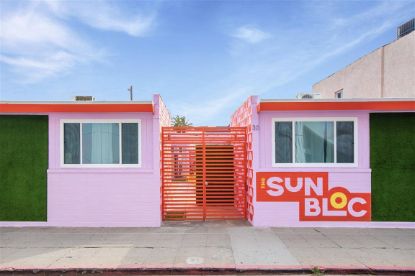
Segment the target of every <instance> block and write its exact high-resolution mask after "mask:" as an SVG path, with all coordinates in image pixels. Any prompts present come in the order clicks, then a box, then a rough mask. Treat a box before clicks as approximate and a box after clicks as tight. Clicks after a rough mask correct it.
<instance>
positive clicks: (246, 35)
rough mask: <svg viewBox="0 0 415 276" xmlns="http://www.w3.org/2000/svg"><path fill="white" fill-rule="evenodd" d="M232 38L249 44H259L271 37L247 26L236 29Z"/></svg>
mask: <svg viewBox="0 0 415 276" xmlns="http://www.w3.org/2000/svg"><path fill="white" fill-rule="evenodd" d="M232 36H233V37H235V38H237V39H240V40H242V41H245V42H247V43H251V44H256V43H260V42H262V41H264V40H266V39H268V38H270V37H271V35H270V34H269V33H267V32H264V31H262V30H260V29H258V28H256V27H254V26H249V25H246V26H242V27H239V28H237V29H236V31H235V32H234V33H233V34H232Z"/></svg>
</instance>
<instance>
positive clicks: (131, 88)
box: [128, 85, 133, 101]
mask: <svg viewBox="0 0 415 276" xmlns="http://www.w3.org/2000/svg"><path fill="white" fill-rule="evenodd" d="M128 91H129V92H130V101H133V86H132V85H130V87H129V88H128Z"/></svg>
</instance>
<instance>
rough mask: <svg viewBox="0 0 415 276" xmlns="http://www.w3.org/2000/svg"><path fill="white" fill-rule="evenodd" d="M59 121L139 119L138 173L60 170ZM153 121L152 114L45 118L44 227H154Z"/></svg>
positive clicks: (156, 215) (157, 201)
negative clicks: (47, 152)
mask: <svg viewBox="0 0 415 276" xmlns="http://www.w3.org/2000/svg"><path fill="white" fill-rule="evenodd" d="M63 119H140V120H141V151H142V152H141V161H142V162H141V163H142V164H141V167H140V168H110V169H109V168H62V167H61V165H60V158H61V157H60V144H61V141H62V138H61V137H60V122H61V120H63ZM158 129H159V127H158V120H157V119H156V118H153V114H151V113H116V114H115V113H89V114H86V113H53V114H50V115H49V170H48V224H49V225H51V226H95V227H105V226H159V225H160V174H159V168H160V167H159V159H158V155H155V154H154V152H156V153H158V149H159V139H158Z"/></svg>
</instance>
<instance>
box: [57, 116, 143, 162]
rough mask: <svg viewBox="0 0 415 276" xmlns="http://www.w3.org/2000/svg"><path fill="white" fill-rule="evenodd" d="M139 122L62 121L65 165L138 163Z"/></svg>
mask: <svg viewBox="0 0 415 276" xmlns="http://www.w3.org/2000/svg"><path fill="white" fill-rule="evenodd" d="M139 125H140V123H139V122H138V121H137V120H135V121H121V122H113V121H103V120H91V121H82V122H76V121H65V122H63V127H62V130H63V153H62V157H63V158H62V159H63V160H62V164H63V165H64V166H70V165H78V166H79V165H82V166H98V167H99V166H127V167H128V166H138V165H139V164H140V158H139V157H140V147H139V139H140V134H139Z"/></svg>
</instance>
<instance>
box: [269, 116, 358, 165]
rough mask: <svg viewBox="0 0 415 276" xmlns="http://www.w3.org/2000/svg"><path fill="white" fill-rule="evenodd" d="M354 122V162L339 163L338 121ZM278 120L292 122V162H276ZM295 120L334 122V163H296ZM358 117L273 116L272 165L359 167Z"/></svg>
mask: <svg viewBox="0 0 415 276" xmlns="http://www.w3.org/2000/svg"><path fill="white" fill-rule="evenodd" d="M346 121H347V122H351V121H352V122H353V139H354V149H353V152H354V162H353V163H337V135H336V132H337V124H336V122H346ZM276 122H292V124H293V125H292V158H293V161H292V163H276V162H275V123H276ZM295 122H333V123H334V126H333V128H334V129H333V131H334V145H333V146H334V161H335V162H333V163H295ZM357 122H358V120H357V118H356V117H312V118H304V117H301V118H300V117H298V118H295V117H294V118H272V128H271V129H272V140H271V143H272V154H271V155H272V167H282V168H307V167H310V168H315V167H327V168H330V167H331V168H333V167H334V168H342V167H346V168H350V167H352V168H353V167H357V166H358V164H359V162H358V160H359V156H358V148H359V145H358V134H357V132H358V129H359V128H358V125H357Z"/></svg>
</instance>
